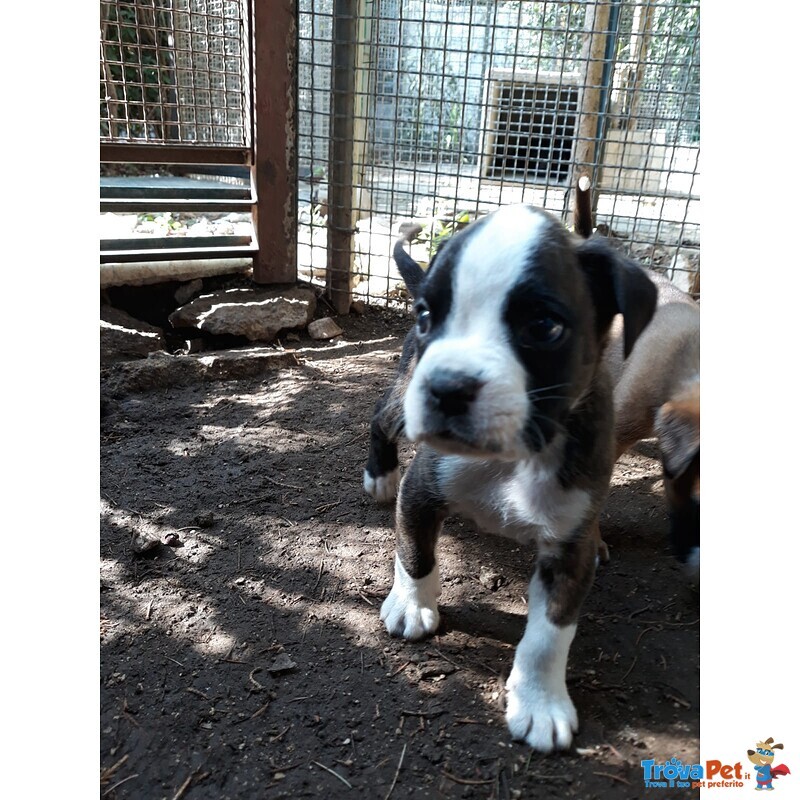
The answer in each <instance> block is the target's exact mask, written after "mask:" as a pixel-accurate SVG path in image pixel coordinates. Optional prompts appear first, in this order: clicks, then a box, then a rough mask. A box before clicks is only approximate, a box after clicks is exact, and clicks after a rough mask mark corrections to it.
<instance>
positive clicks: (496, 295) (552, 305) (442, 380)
mask: <svg viewBox="0 0 800 800" xmlns="http://www.w3.org/2000/svg"><path fill="white" fill-rule="evenodd" d="M403 255H404V253H403V252H402V250H400V254H398V253H397V252H396V257H397V258H398V264H399V265H400V267H401V271H402V272H404V271H403V267H404V265H403V263H401V259H402V256H403ZM406 258H407V257H406ZM409 261H410V259H409ZM601 262H602V263H601ZM412 263H413V262H412ZM617 267H618V265H617V264H616V262H615V257H614V255H613V254H612V253H611V252H610V251H607V250H605V249H603V250H602V252H601V251H598V250H597V247H596V246H593V247H591V248H587V247H586V246H585V245H578V244H576V243H575V240H574V239H573V238H572V237H570V236H569V234H568V233H567V232H566V231H565V230H564V228H563V226H562V225H561V224H560V223H559V222H558V221H557V220H555V219H554V218H552V217H550V216H549V215H547V214H545V213H544V212H541V211H538V210H536V209H534V208H531V207H528V206H509V207H506V208H502V209H500V210H498V211H496V212H494V213H493V214H490V215H489V216H487V217H485V218H484V219H482V220H481V221H479V222H476V223H473V224H472V225H470V226H469V227H468V228H467V229H466V230H464V231H463V232H461V233H459V234H458V235H456V236H455V237H453V238H452V239H451V240H449V241H448V242H447V243H446V244H445V245H444V247H443V248H442V249H441V250H440V252H439V253H438V254H437V256H436V258H435V259H434V261H433V263H432V264H431V267H430V269H429V271H428V273H427V274H426V275H422V274H421V273H419V274H418V275H417V281H418V282H417V283H416V284H415V282H414V280H411V281H409V279H408V278H407V279H406V281H407V283H408V284H409V288H410V289H411V291H412V294H414V296H415V300H416V302H415V310H416V313H417V325H416V337H417V352H418V356H419V358H418V363H417V366H416V369H415V371H414V373H413V376H412V379H411V381H410V383H409V386H408V390H407V392H406V396H405V406H404V412H405V427H406V435H407V436H408V437H409V438H410V439H411V440H412V441H417V442H422V441H425V442H429V443H430V444H432V445H433V446H435V447H436V448H437V449H439V450H443V451H445V452H451V453H459V454H471V455H477V456H480V457H484V458H486V457H493V458H498V459H502V460H516V459H521V458H526V457H529V456H530V455H532V454H534V453H536V452H539V451H540V450H542V449H543V448H544V447H545V446H546V445H547V444H548V443H549V442H550V441H551V440H552V439H553V437H554V436H555V435H556V433H557V432H558V431H559V429H560V428H561V427H562V426H563V423H564V421H565V420H566V418H567V416H568V415H569V413H570V411H571V410H572V409H573V408H574V407H575V406H576V405H577V404H578V403H579V402H580V400H581V396H582V395H583V393H584V392H585V391H586V389H587V387H588V386H589V384H590V382H591V379H592V376H593V375H594V372H595V370H596V367H597V362H598V359H599V357H600V355H601V350H602V343H603V340H604V337H605V334H606V331H607V329H608V325H609V323H610V321H611V319H612V317H613V316H614V314H615V313H616V312H617V311H618V310H622V309H621V308H619V303H618V302H617V300H616V298H615V286H614V276H613V275H612V273H613V271H614V269H615V268H617ZM406 268H407V269H408V268H409V267H408V265H406ZM619 268H620V269H621V268H622V267H619ZM628 269H630V268H628ZM405 276H406V272H404V277H405ZM621 283H624V281H622V282H621ZM650 313H652V309H651V310H650ZM647 320H649V316H647ZM647 320H645V324H646V321H647ZM641 327H644V325H641Z"/></svg>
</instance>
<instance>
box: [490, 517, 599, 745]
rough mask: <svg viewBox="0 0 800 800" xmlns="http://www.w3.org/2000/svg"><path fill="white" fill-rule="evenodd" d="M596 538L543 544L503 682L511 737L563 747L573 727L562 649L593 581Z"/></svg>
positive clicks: (573, 713)
mask: <svg viewBox="0 0 800 800" xmlns="http://www.w3.org/2000/svg"><path fill="white" fill-rule="evenodd" d="M594 569H595V543H594V541H593V539H592V537H591V536H590V535H588V532H587V533H584V534H583V535H582V537H581V538H580V539H578V540H576V541H573V542H570V543H568V544H562V545H544V546H542V547H541V549H540V552H539V556H538V557H537V563H536V570H535V572H534V573H533V577H532V578H531V583H530V588H529V591H528V623H527V625H526V626H525V633H524V635H523V637H522V641H520V643H519V645H518V646H517V651H516V654H515V655H514V666H513V668H512V670H511V675H510V676H509V679H508V683H507V684H506V688H507V691H508V705H507V709H506V722H507V723H508V727H509V730H510V731H511V735H512V736H513V737H514V738H515V739H523V740H524V741H526V742H527V743H528V744H529V745H530V746H531V747H533V748H535V749H536V750H541V751H543V752H550V751H551V750H553V749H554V748H558V749H566V748H568V747H569V746H570V745H571V744H572V734H573V733H574V732H575V731H577V729H578V715H577V713H576V711H575V706H574V705H573V704H572V700H571V699H570V696H569V693H568V692H567V654H568V653H569V646H570V644H571V643H572V639H573V637H574V636H575V629H576V628H577V620H578V612H579V611H580V607H581V604H582V603H583V600H584V598H585V597H586V594H587V593H588V591H589V588H590V586H591V584H592V579H593V578H594Z"/></svg>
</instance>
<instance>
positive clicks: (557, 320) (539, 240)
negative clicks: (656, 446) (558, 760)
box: [364, 206, 656, 752]
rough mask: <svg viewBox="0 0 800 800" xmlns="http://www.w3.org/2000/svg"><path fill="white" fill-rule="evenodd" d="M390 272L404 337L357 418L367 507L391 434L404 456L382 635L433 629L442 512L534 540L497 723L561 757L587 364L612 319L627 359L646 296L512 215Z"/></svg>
mask: <svg viewBox="0 0 800 800" xmlns="http://www.w3.org/2000/svg"><path fill="white" fill-rule="evenodd" d="M394 257H395V260H396V261H397V264H398V267H399V269H400V272H401V275H402V276H403V278H404V280H405V283H406V286H407V287H408V290H409V292H410V294H411V295H412V297H413V298H414V301H415V302H414V308H415V311H416V315H417V322H416V326H415V327H414V328H413V329H412V330H411V331H410V333H409V335H408V337H407V338H406V341H405V344H404V347H403V355H402V357H401V360H400V365H399V369H398V373H397V377H396V379H395V382H394V384H393V385H392V386H391V387H390V388H389V390H388V391H387V392H386V394H385V395H384V397H383V398H382V399H381V401H379V403H378V405H377V407H376V411H375V415H374V418H373V420H372V426H371V442H370V454H369V459H368V461H367V467H366V470H365V473H364V487H365V489H366V490H367V492H369V493H370V494H372V495H373V496H374V497H375V498H376V499H379V500H383V501H388V500H390V499H391V497H392V495H393V494H394V491H395V487H397V486H398V482H399V470H398V463H397V444H396V443H397V439H398V437H399V436H401V435H405V436H406V437H407V438H408V439H410V440H411V441H412V442H414V443H416V454H415V456H414V459H413V460H412V462H411V464H410V466H409V467H408V470H407V471H406V473H405V475H404V477H403V480H402V482H400V483H399V492H398V495H397V506H396V555H395V563H394V584H393V586H392V590H391V592H390V594H389V596H388V597H387V598H386V600H385V601H384V603H383V605H382V607H381V619H382V620H383V622H384V624H385V625H386V628H387V630H388V631H389V633H391V634H393V635H397V636H402V637H404V638H406V639H418V638H421V637H423V636H426V635H428V634H432V633H433V632H434V631H435V630H436V628H437V627H438V625H439V611H438V608H437V597H438V596H439V594H440V592H441V583H440V579H439V565H438V562H437V559H436V541H437V537H438V535H439V532H440V531H441V528H442V524H443V522H444V519H445V518H446V517H447V516H448V515H449V514H463V515H466V516H468V517H471V518H472V519H473V520H474V521H475V522H476V523H477V524H478V525H479V526H480V527H482V528H483V529H484V530H486V531H488V532H494V533H500V534H503V535H506V536H510V537H512V538H514V539H517V540H518V541H521V542H529V541H535V542H536V543H537V561H536V568H535V571H534V574H533V577H532V578H531V582H530V587H529V601H528V607H529V612H528V621H527V625H526V628H525V633H524V635H523V637H522V640H521V642H520V643H519V646H518V647H517V650H516V653H515V656H514V663H513V667H512V670H511V675H510V677H509V679H508V682H507V684H506V687H507V692H508V700H507V712H506V720H507V723H508V727H509V729H510V731H511V734H512V736H513V737H514V738H515V739H521V740H524V741H526V742H527V743H528V744H529V745H530V746H531V747H533V748H535V749H537V750H540V751H545V752H546V751H550V750H552V749H554V748H562V749H563V748H568V747H569V746H570V744H571V742H572V737H573V733H574V732H575V731H576V730H577V724H578V718H577V714H576V711H575V707H574V705H573V703H572V700H571V699H570V697H569V694H568V692H567V685H566V666H567V654H568V651H569V647H570V644H571V642H572V639H573V637H574V635H575V630H576V626H577V619H578V614H579V611H580V607H581V604H582V602H583V600H584V598H585V596H586V594H587V592H588V591H589V588H590V586H591V584H592V580H593V577H594V570H595V559H596V541H595V539H594V538H593V536H592V528H593V525H594V524H595V523H596V520H597V517H598V514H599V512H600V509H601V508H602V506H603V503H604V500H605V497H606V493H607V490H608V485H609V480H610V477H611V471H612V469H613V465H614V431H613V399H612V389H611V382H610V378H609V376H608V373H607V369H606V367H605V365H604V363H603V359H602V356H603V351H604V347H605V344H606V342H607V338H608V332H609V328H610V325H611V322H612V320H613V319H614V317H615V316H616V315H617V314H622V316H623V318H624V320H625V333H624V338H625V343H624V352H625V354H626V355H628V354H629V353H630V352H631V350H632V348H633V345H634V343H635V342H636V340H637V339H638V338H639V335H640V334H641V333H642V331H643V330H644V328H645V326H646V325H647V323H648V322H649V320H650V317H651V316H652V314H653V310H654V308H655V303H656V290H655V287H654V285H653V283H652V281H650V280H649V279H648V278H647V276H646V275H645V273H644V272H643V271H642V270H641V268H639V267H638V266H637V265H635V264H633V263H632V262H630V261H628V260H626V259H624V258H623V257H622V256H620V255H619V254H618V253H616V252H614V251H613V250H612V249H611V248H609V247H608V245H607V244H606V243H605V242H603V241H602V240H599V239H591V240H587V241H580V240H579V239H578V238H577V237H574V236H572V235H571V234H569V233H568V232H567V231H566V230H565V229H564V227H563V226H562V224H561V223H560V222H559V221H558V220H556V219H554V218H553V217H551V216H549V215H548V214H546V213H544V212H542V211H539V210H537V209H534V208H532V207H529V206H509V207H506V208H501V209H499V210H498V211H495V212H493V213H492V214H490V215H488V216H487V217H485V218H483V219H481V220H480V221H478V222H474V223H472V224H471V225H469V226H468V227H467V228H466V229H465V230H463V231H461V232H459V233H458V234H456V235H455V236H453V237H452V238H451V239H449V240H448V241H447V242H446V243H445V244H444V245H443V246H442V247H441V249H440V250H439V252H438V253H437V254H436V257H435V258H434V260H433V261H432V262H431V265H430V268H429V269H428V271H427V273H425V272H423V270H422V269H421V268H420V267H419V265H418V264H416V262H414V261H413V260H412V259H411V258H410V257H409V256H408V255H407V254H406V253H405V251H404V249H403V246H402V243H398V244H397V245H396V246H395V252H394Z"/></svg>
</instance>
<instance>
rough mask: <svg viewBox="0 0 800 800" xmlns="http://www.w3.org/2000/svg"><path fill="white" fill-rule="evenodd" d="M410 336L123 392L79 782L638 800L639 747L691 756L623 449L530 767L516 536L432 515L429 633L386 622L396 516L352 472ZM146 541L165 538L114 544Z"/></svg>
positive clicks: (677, 581) (357, 342)
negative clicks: (516, 706)
mask: <svg viewBox="0 0 800 800" xmlns="http://www.w3.org/2000/svg"><path fill="white" fill-rule="evenodd" d="M406 324H407V323H406V321H405V320H404V319H400V318H398V317H397V316H384V315H381V314H380V313H379V312H378V311H377V310H372V309H370V310H369V312H368V314H367V315H366V316H365V317H362V318H358V319H355V318H353V319H351V318H347V319H345V320H344V323H343V327H345V336H344V337H343V344H341V345H340V346H338V347H337V346H336V345H327V346H317V345H315V346H313V347H312V346H309V343H308V342H302V343H301V344H300V345H299V346H298V348H299V351H300V354H301V357H302V358H303V360H304V362H305V363H304V364H303V365H302V366H301V367H299V368H297V369H292V370H287V371H284V372H279V373H275V374H273V375H270V376H269V377H268V378H267V379H265V380H263V381H258V380H249V381H241V382H224V383H209V384H203V385H197V386H191V387H186V388H175V389H165V390H163V391H154V392H150V393H148V394H143V395H137V396H129V397H126V398H122V399H121V400H119V402H118V404H117V406H116V408H115V410H114V413H113V414H112V415H111V416H110V417H109V418H108V419H107V420H105V421H104V424H103V431H102V455H101V458H102V461H101V463H102V499H101V514H102V522H101V621H100V631H101V645H102V649H101V654H102V663H101V767H102V773H101V794H105V796H106V797H108V798H118V799H119V798H148V800H149V798H160V797H164V798H168V799H172V798H174V799H175V800H180V798H190V800H200V798H208V800H211V799H212V798H213V799H214V800H220V799H221V798H250V797H253V798H256V797H259V798H262V797H269V798H273V797H274V798H289V797H291V798H295V797H325V798H331V797H342V798H349V797H353V798H355V797H359V798H361V797H363V798H386V797H387V796H391V797H393V798H417V797H419V798H422V797H431V798H461V797H474V798H494V799H495V800H502V799H503V798H513V797H521V798H528V797H534V796H535V797H537V798H540V797H541V798H564V797H576V798H582V800H590V798H642V797H649V796H650V795H649V794H648V792H647V791H646V790H644V789H643V786H642V770H641V767H640V761H641V760H642V759H646V758H654V759H656V760H662V761H663V760H665V759H667V758H672V757H678V758H680V759H681V760H682V761H684V762H687V760H694V759H696V758H697V756H698V749H699V745H698V737H699V719H698V717H699V711H698V703H699V688H698V687H699V675H698V664H699V625H698V622H697V620H698V616H699V609H698V602H697V597H696V595H694V594H693V593H692V592H691V591H690V590H689V589H687V588H686V587H685V585H684V583H683V581H682V580H681V576H680V572H679V570H678V569H677V567H676V566H675V564H674V563H673V562H672V559H671V557H670V556H669V553H668V546H667V539H666V536H667V523H666V515H665V512H664V505H663V496H662V486H661V478H660V470H659V468H658V463H657V461H656V460H655V458H654V456H655V455H656V454H655V452H654V450H653V449H652V447H650V448H649V450H648V446H647V445H645V446H644V448H640V450H639V452H635V453H633V454H630V455H627V456H625V457H624V458H623V459H622V461H621V462H620V464H619V465H618V468H617V472H616V475H615V481H614V487H613V488H612V492H611V497H610V501H609V505H608V508H607V511H606V514H605V516H604V519H603V529H604V535H605V538H606V541H607V542H608V544H609V545H610V548H611V553H612V562H611V563H610V564H609V565H608V566H606V567H604V568H602V569H601V570H600V571H599V572H598V576H597V579H596V585H595V587H594V590H593V592H592V594H591V596H590V598H589V600H588V601H587V603H586V605H585V608H584V611H583V618H582V621H581V624H580V625H579V628H578V634H577V636H576V639H575V643H574V645H573V648H572V654H571V659H570V668H569V673H568V675H569V678H568V679H569V684H570V687H571V691H572V694H573V699H574V701H575V704H576V706H577V708H578V711H579V714H580V717H581V722H582V728H581V732H580V734H579V735H578V737H577V739H576V747H575V749H574V750H573V751H572V752H570V753H567V754H563V755H558V756H550V757H542V756H538V755H533V756H531V754H530V752H529V751H528V750H527V748H525V747H524V746H522V745H520V744H516V743H513V742H511V741H510V739H509V736H508V734H507V731H506V729H505V726H504V722H503V701H504V687H503V682H504V678H505V676H507V674H508V672H509V670H510V667H511V661H512V657H513V648H514V646H515V645H516V642H517V641H518V640H519V638H520V637H521V635H522V631H523V628H524V623H525V617H524V615H525V612H526V606H525V593H526V588H527V582H528V579H529V577H530V570H531V565H532V563H533V557H534V553H533V551H532V550H530V549H528V548H524V547H520V546H519V545H517V544H515V543H513V542H509V541H506V540H502V539H496V538H493V537H488V536H484V535H481V534H480V533H478V532H477V531H476V530H475V529H474V528H473V527H472V526H471V525H470V524H467V523H463V522H461V521H459V520H457V519H453V520H451V521H450V522H449V523H448V525H447V526H446V528H445V535H444V536H443V539H442V543H441V565H442V575H443V583H444V589H443V595H442V598H441V600H442V627H441V629H440V631H439V634H438V635H437V636H435V637H433V638H432V639H430V640H428V641H424V642H420V643H414V644H411V643H406V642H402V641H398V640H395V639H391V638H389V637H388V635H387V634H386V633H385V631H384V629H383V627H382V625H381V624H380V621H379V618H378V611H379V606H380V603H381V601H382V599H383V598H384V597H385V596H386V594H387V593H388V590H389V586H390V580H391V570H392V558H393V534H392V509H391V508H387V507H379V506H376V505H375V504H374V503H373V502H372V501H371V500H370V499H369V498H367V497H366V496H365V495H364V493H363V490H362V488H361V472H362V467H363V462H364V459H365V456H366V447H367V430H368V422H369V417H370V414H371V411H372V407H373V405H374V403H375V401H376V400H377V399H378V397H379V396H380V394H381V393H382V391H383V389H384V388H385V386H386V383H387V381H388V378H389V376H390V375H391V373H392V370H393V369H394V366H395V364H396V358H397V354H398V351H399V346H400V344H401V341H402V336H403V334H404V326H405V325H406ZM407 456H408V451H406V457H407ZM142 534H144V535H147V536H150V537H153V536H157V537H159V538H160V539H162V540H165V541H168V540H170V534H171V535H172V540H173V543H174V541H175V539H177V541H179V542H180V546H177V547H167V546H164V545H161V546H157V547H155V548H154V549H153V550H151V551H149V552H148V553H146V554H144V555H135V554H134V552H133V551H132V549H131V542H132V540H133V539H134V538H135V537H137V536H140V535H142ZM481 567H489V568H490V569H491V570H492V571H493V572H494V573H495V574H497V575H499V576H500V577H501V580H500V581H499V583H500V584H501V585H500V587H499V588H497V589H496V590H495V591H492V590H491V589H490V588H488V587H487V586H485V585H484V584H482V583H481V581H480V575H481ZM689 794H690V793H689V792H688V791H684V792H683V795H681V794H680V792H679V791H675V792H674V793H673V794H672V795H671V796H674V797H677V796H689ZM652 796H653V797H660V796H661V795H660V794H658V790H654V792H653V794H652Z"/></svg>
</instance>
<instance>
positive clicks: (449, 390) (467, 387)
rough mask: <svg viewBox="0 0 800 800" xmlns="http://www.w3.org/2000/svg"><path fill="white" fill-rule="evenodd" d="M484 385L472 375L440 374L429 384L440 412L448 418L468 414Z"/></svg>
mask: <svg viewBox="0 0 800 800" xmlns="http://www.w3.org/2000/svg"><path fill="white" fill-rule="evenodd" d="M482 385H483V384H482V383H481V381H479V380H478V379H477V378H474V377H472V376H470V375H459V374H458V373H453V372H439V373H437V374H436V375H434V376H433V378H432V379H431V381H430V383H429V391H430V394H431V397H432V398H433V400H434V402H435V404H436V405H437V406H438V408H439V410H440V411H441V412H442V413H443V414H445V415H446V416H448V417H456V416H459V415H460V414H466V413H467V412H468V411H469V407H470V404H471V403H472V402H473V400H475V398H476V397H477V396H478V390H479V389H480V388H481V386H482Z"/></svg>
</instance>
